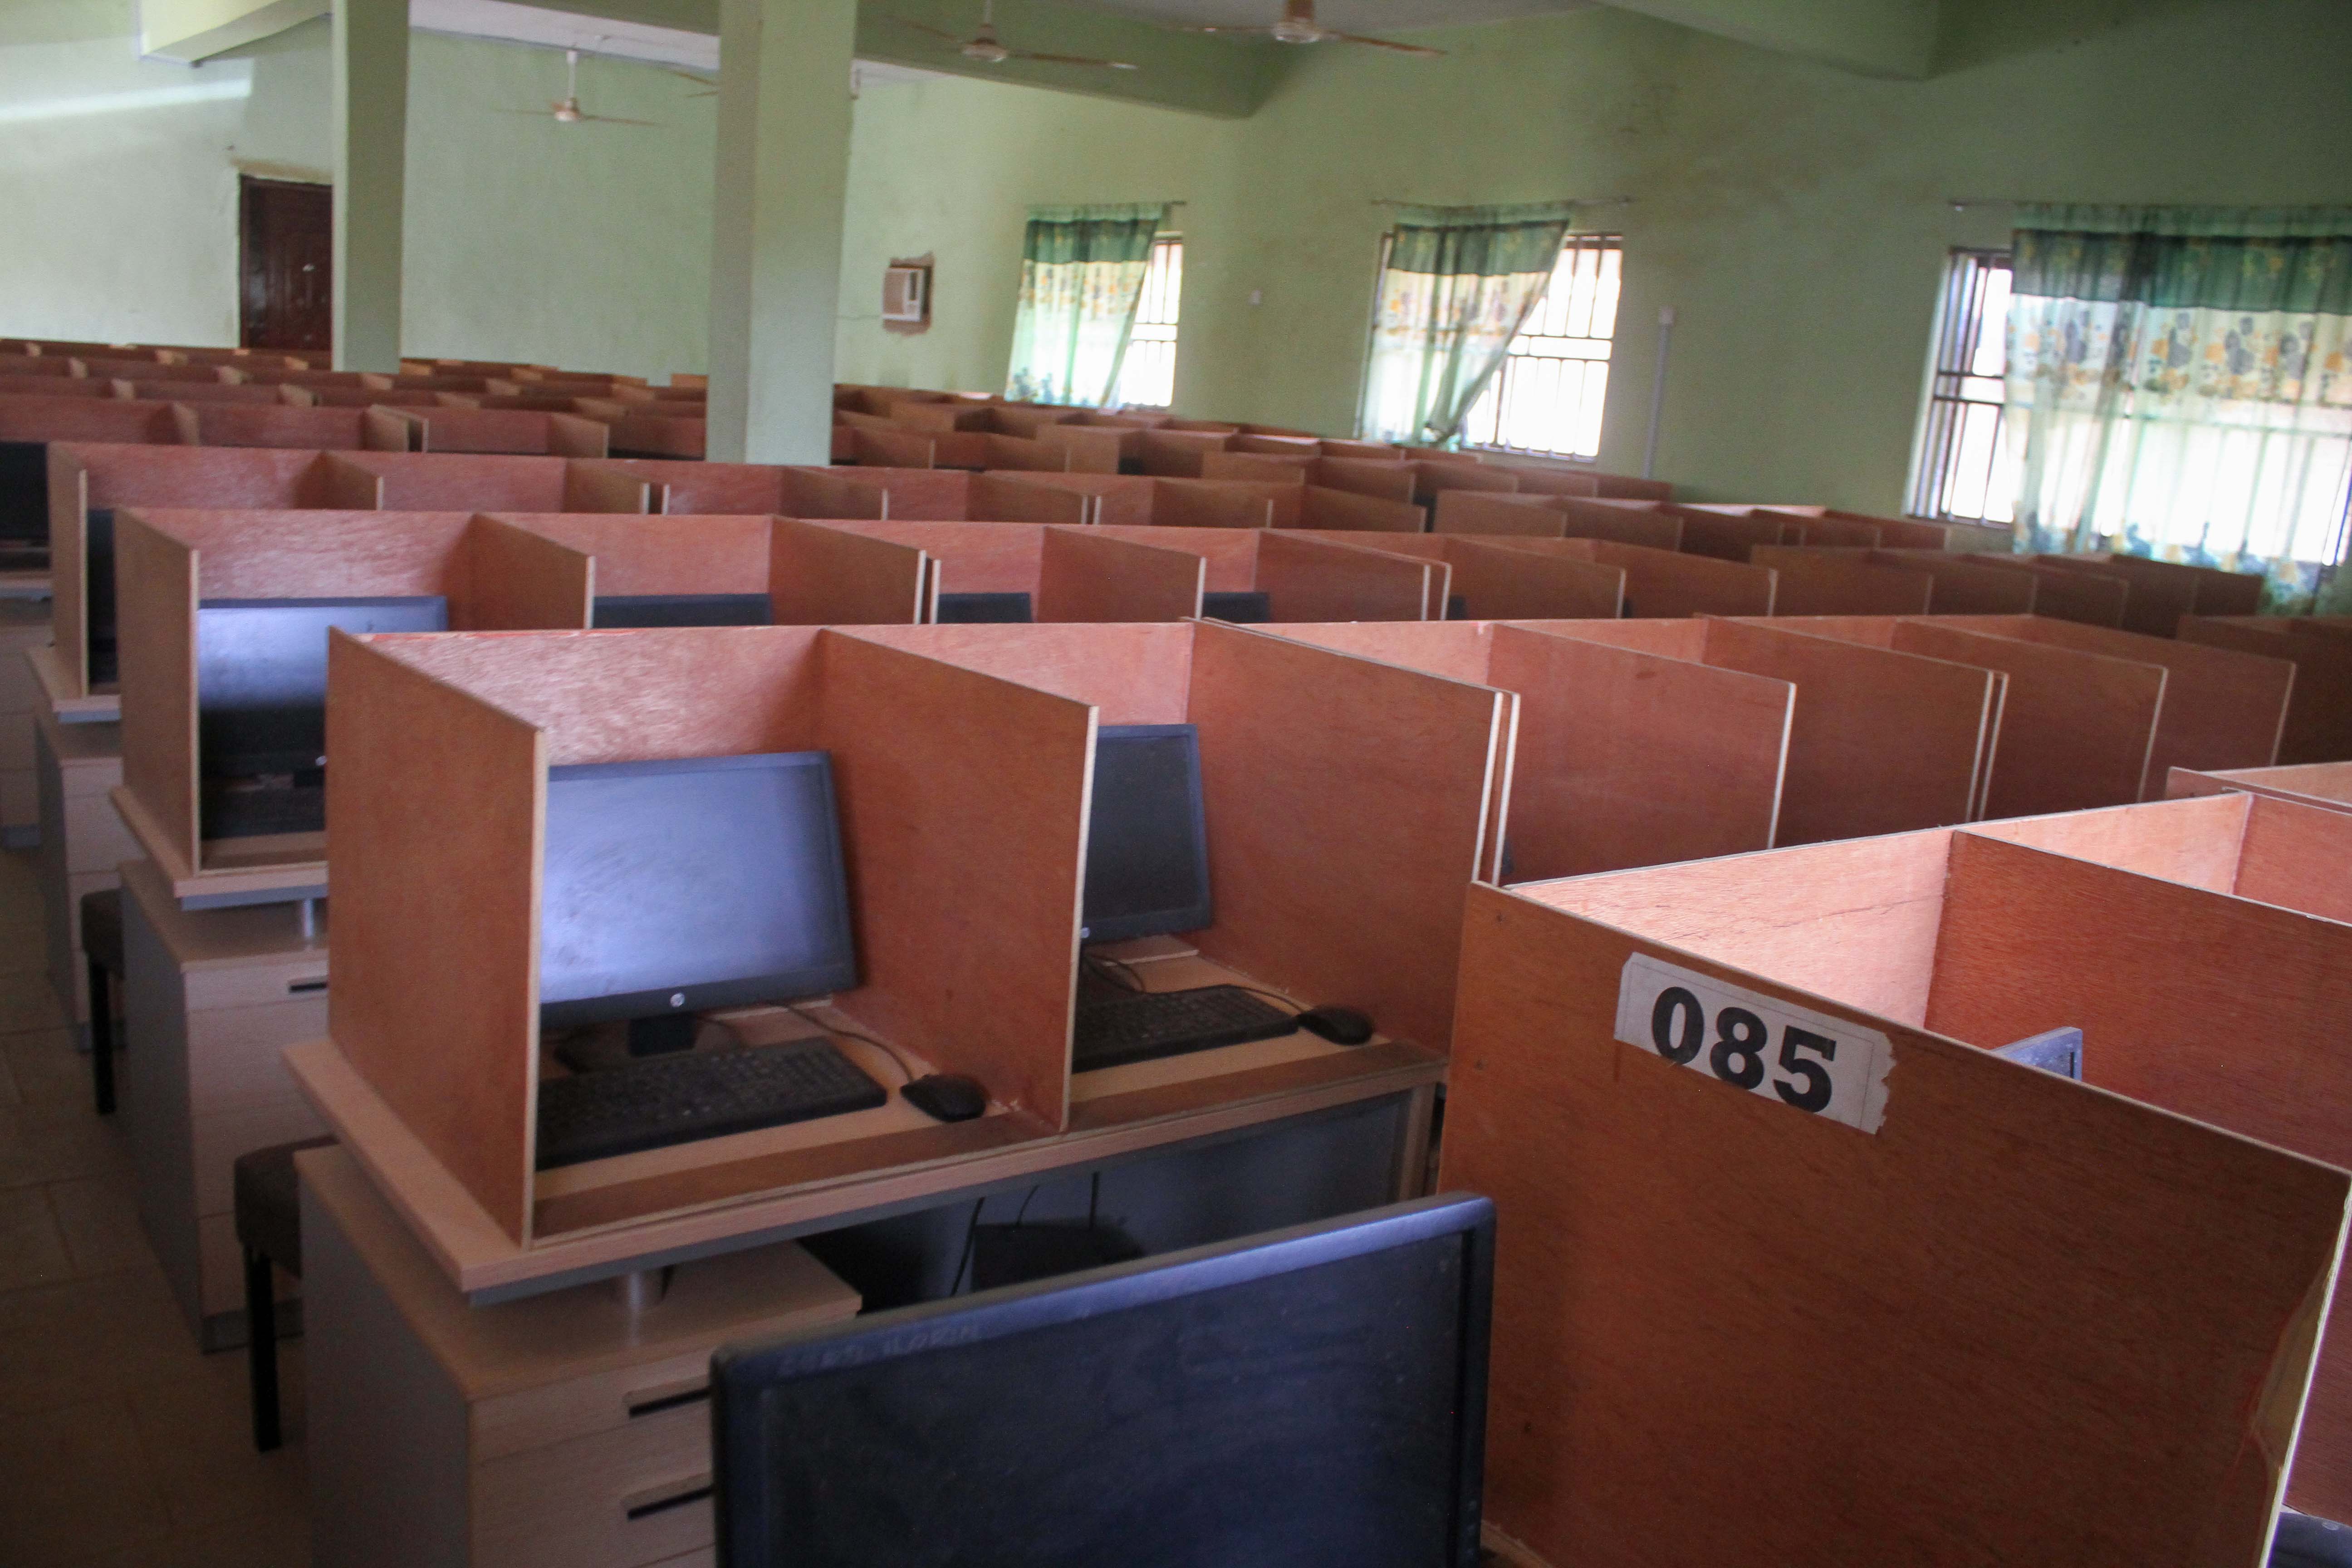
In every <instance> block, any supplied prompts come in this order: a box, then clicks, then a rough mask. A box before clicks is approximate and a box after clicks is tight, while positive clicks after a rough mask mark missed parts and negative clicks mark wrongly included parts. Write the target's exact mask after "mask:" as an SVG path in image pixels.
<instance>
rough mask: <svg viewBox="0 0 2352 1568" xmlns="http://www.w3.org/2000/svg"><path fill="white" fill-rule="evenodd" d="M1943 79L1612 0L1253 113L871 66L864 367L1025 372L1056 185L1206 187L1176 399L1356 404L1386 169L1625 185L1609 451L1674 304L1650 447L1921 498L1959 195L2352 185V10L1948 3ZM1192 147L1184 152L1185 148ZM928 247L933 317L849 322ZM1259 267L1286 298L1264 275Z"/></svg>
mask: <svg viewBox="0 0 2352 1568" xmlns="http://www.w3.org/2000/svg"><path fill="white" fill-rule="evenodd" d="M1947 10H1948V13H1949V14H1950V15H1949V19H1948V22H1947V25H1946V28H1945V33H1944V37H1943V38H1942V40H1941V51H1942V59H1943V62H1944V63H1943V64H1942V66H1941V67H1940V68H1939V74H1938V75H1937V76H1935V77H1934V78H1932V79H1928V80H1926V81H1894V80H1883V79H1869V78H1864V77H1859V76H1855V75H1852V74H1849V73H1847V72H1844V71H1841V70H1838V69H1835V68H1830V67H1826V66H1819V65H1813V64H1810V63H1808V62H1805V61H1802V60H1799V59H1795V58H1790V57H1788V56H1783V55H1778V54H1773V53H1769V52H1767V51H1764V50H1761V49H1757V48H1753V47H1748V46H1745V45H1740V44H1737V43H1732V42H1728V41H1726V40H1723V39H1719V38H1716V37H1709V36H1706V35H1703V34H1698V33H1694V32H1690V31H1687V30H1685V29H1682V28H1678V27H1675V26H1670V25H1667V24H1665V23H1662V22H1656V21H1653V20H1650V19H1647V18H1645V17H1643V16H1636V15H1633V14H1631V13H1627V12H1622V11H1616V10H1612V9H1608V8H1605V7H1596V8H1592V9H1588V10H1584V11H1579V12H1575V13H1571V14H1569V15H1565V16H1549V17H1541V18H1535V19H1530V20H1528V21H1522V22H1513V23H1505V24H1499V25H1496V26H1483V27H1475V28H1463V29H1457V30H1454V31H1451V32H1440V33H1432V34H1428V35H1417V36H1416V37H1419V38H1423V39H1424V40H1425V41H1427V42H1430V43H1433V44H1436V45H1438V46H1440V47H1444V48H1446V49H1448V50H1450V51H1452V52H1451V54H1450V55H1449V56H1448V58H1445V59H1444V60H1439V61H1422V60H1413V59H1408V58H1391V57H1388V56H1385V55H1383V54H1381V53H1380V52H1379V51H1375V50H1370V49H1351V48H1346V47H1334V46H1323V47H1317V48H1314V49H1312V50H1309V51H1306V52H1305V53H1304V56H1303V58H1301V59H1300V61H1299V63H1298V64H1297V66H1296V67H1295V68H1293V70H1292V71H1291V73H1290V75H1289V76H1288V77H1287V78H1286V79H1285V81H1284V83H1283V84H1282V85H1281V87H1280V88H1278V89H1277V90H1276V94H1275V96H1274V98H1273V100H1271V101H1270V102H1269V103H1268V105H1267V106H1266V107H1265V109H1263V110H1260V111H1259V113H1258V114H1257V115H1256V116H1255V117H1254V118H1252V119H1251V120H1249V121H1242V122H1218V121H1195V120H1192V119H1188V118H1186V117H1182V116H1178V115H1173V114H1169V113H1166V112H1163V111H1158V110H1137V109H1117V108H1108V107H1106V106H1103V105H1099V104H1081V103H1079V102H1078V101H1077V100H1069V99H1064V98H1058V97H1055V96H1054V95H1051V94H1046V93H1043V92H1038V91H1035V90H1034V89H1022V88H987V87H976V86H970V85H966V84H956V85H954V86H953V87H951V88H944V89H942V88H936V87H931V86H922V87H906V86H895V87H879V88H873V89H868V91H867V92H866V96H865V98H864V100H862V101H861V102H860V104H859V106H858V123H857V135H856V144H855V148H854V151H853V153H852V159H853V163H852V169H853V178H852V185H851V192H852V194H851V215H850V219H851V221H850V239H849V246H848V261H849V265H848V268H847V270H846V272H845V279H846V283H845V303H844V307H843V309H844V315H845V321H844V323H843V329H842V347H841V363H840V373H841V374H842V375H843V376H844V377H845V378H848V379H860V380H873V381H881V382H898V381H906V382H910V383H914V384H946V385H951V386H960V387H967V388H980V389H993V388H995V387H998V386H1001V385H1002V380H1003V366H1004V359H1005V353H1006V345H1007V343H1008V342H1009V340H1010V335H1011V333H1010V328H1011V300H1012V294H1013V288H1014V283H1015V280H1016V279H1017V277H1018V267H1019V262H1018V251H1019V236H1020V224H1019V210H1018V209H1019V208H1020V207H1022V206H1023V205H1025V204H1027V203H1030V202H1039V201H1079V200H1109V199H1120V200H1131V199H1136V198H1148V197H1153V196H1159V195H1168V194H1174V195H1188V196H1191V197H1192V200H1193V205H1192V206H1190V207H1188V208H1187V209H1185V211H1184V212H1183V214H1182V215H1181V216H1182V226H1183V228H1184V231H1185V234H1186V238H1187V247H1186V257H1185V260H1186V268H1187V276H1186V287H1185V298H1184V303H1183V316H1184V324H1183V330H1182V338H1181V349H1180V351H1179V357H1178V373H1177V374H1178V379H1177V400H1178V404H1179V405H1180V407H1181V408H1182V410H1183V411H1184V412H1186V413H1189V414H1196V415H1197V414H1213V415H1216V416H1221V417H1231V418H1242V419H1255V420H1261V421H1265V422H1269V423H1277V424H1296V425H1301V426H1308V427H1312V428H1317V429H1324V430H1331V431H1341V430H1345V429H1347V428H1349V426H1350V425H1351V424H1352V422H1353V419H1354V415H1355V398H1356V387H1357V382H1358V378H1359V374H1360V369H1361V363H1362V355H1363V348H1364V336H1365V330H1366V317H1367V312H1368V310H1369V309H1370V291H1371V279H1372V269H1373V267H1374V264H1375V259H1376V255H1377V247H1378V241H1379V236H1380V233H1381V229H1382V227H1383V226H1384V224H1383V219H1382V215H1381V211H1380V209H1378V208H1376V207H1375V206H1373V205H1371V204H1372V203H1373V201H1374V200H1375V199H1377V198H1402V199H1408V200H1414V201H1426V202H1440V203H1469V202H1502V201H1519V200H1535V199H1542V198H1548V197H1558V196H1592V197H1598V196H1620V195H1624V196H1631V197H1633V198H1634V205H1632V206H1630V207H1625V208H1622V209H1613V210H1609V211H1603V212H1598V213H1596V214H1595V215H1594V216H1595V218H1596V221H1597V223H1600V224H1606V225H1611V226H1618V227H1621V228H1622V231H1623V233H1624V234H1625V237H1626V266H1625V279H1626V283H1625V296H1624V300H1623V305H1622V311H1621V314H1620V317H1619V329H1618V338H1617V370H1616V373H1615V374H1613V375H1612V380H1611V386H1610V402H1609V408H1608V417H1607V423H1606V427H1605V431H1604V435H1603V438H1602V448H1601V462H1602V464H1603V466H1605V467H1608V468H1614V469H1620V470H1631V469H1634V468H1638V467H1639V465H1640V462H1641V455H1642V447H1643V436H1644V427H1645V424H1646V419H1647V413H1648V407H1649V398H1650V390H1651V384H1652V375H1651V364H1652V362H1653V358H1654V353H1655V349H1656V333H1657V326H1656V322H1657V318H1658V310H1659V309H1660V307H1662V306H1672V307H1673V308H1674V309H1675V311H1676V316H1677V321H1676V325H1675V333H1674V340H1673V358H1672V362H1671V364H1670V369H1669V374H1668V383H1667V395H1666V405H1665V416H1664V422H1663V427H1662V432H1661V442H1660V449H1659V471H1660V473H1661V474H1663V475H1664V476H1665V477H1668V478H1671V479H1675V480H1677V481H1680V482H1682V483H1685V484H1686V485H1688V486H1689V487H1691V488H1692V489H1693V490H1694V491H1695V492H1696V493H1699V494H1701V495H1711V496H1717V497H1727V498H1741V499H1749V498H1752V499H1758V500H1820V501H1829V502H1834V503H1839V504H1843V505H1848V506H1854V507H1862V508H1868V509H1874V510H1887V509H1892V508H1895V507H1897V506H1899V505H1900V503H1901V500H1902V493H1903V486H1904V481H1905V478H1906V467H1907V463H1908V458H1909V452H1910V447H1911V441H1912V435H1913V428H1914V426H1915V423H1916V416H1917V411H1918V405H1919V399H1920V393H1921V387H1922V383H1923V380H1924V374H1925V367H1926V356H1927V340H1928V335H1929V331H1930V326H1931V321H1932V315H1933V310H1934V300H1935V291H1936V286H1937V278H1938V274H1939V269H1940V266H1941V259H1942V257H1943V255H1944V253H1945V251H1946V249H1947V248H1948V247H1950V246H1952V245H1956V244H1969V243H1987V242H1992V243H1999V242H2000V240H2001V238H2002V237H2003V235H2004V233H2005V225H2006V216H2007V215H2006V214H2005V213H2002V212H2000V211H1999V210H1998V209H1995V210H1990V211H1988V210H1984V209H1979V210H1975V211H1971V212H1969V213H1966V214H1956V213H1954V212H1953V211H1952V210H1951V208H1950V206H1949V205H1947V202H1946V198H1948V197H1950V196H1954V195H1968V196H2000V197H2016V198H2027V199H2052V200H2077V201H2138V202H2216V203H2231V204H2240V203H2244V204H2252V203H2273V202H2276V203H2306V202H2344V201H2352V161H2347V159H2346V158H2345V156H2344V149H2345V148H2346V147H2347V145H2352V89H2347V83H2352V71H2347V65H2352V6H2347V5H2343V4H2340V3H2339V0H2226V3H2224V0H2216V3H2211V4H2200V3H2195V0H2132V3H2126V0H2032V3H2030V0H1975V3H1969V0H1951V3H1950V4H1948V6H1947ZM1188 174H1189V177H1186V176H1187V175H1188ZM932 249H936V250H937V251H938V252H939V254H940V262H941V277H940V288H939V295H938V301H937V305H936V324H935V325H934V327H933V328H932V330H931V331H930V332H929V333H928V334H926V335H924V336H922V337H919V338H912V339H899V338H887V337H886V335H885V334H884V333H883V332H882V331H881V329H880V327H879V325H878V324H876V323H873V322H871V321H867V320H860V319H859V317H860V315H861V314H862V313H865V312H870V311H871V310H872V309H873V307H872V305H871V304H870V303H869V302H868V300H866V298H865V296H866V295H867V294H870V293H872V292H873V291H874V290H875V289H878V287H879V267H880V265H881V262H882V260H884V259H887V256H889V255H913V254H920V253H921V252H923V251H925V250H932ZM1252 289H1262V290H1263V291H1264V295H1265V303H1264V304H1263V305H1262V306H1260V307H1255V308H1253V307H1251V306H1250V305H1249V304H1248V301H1247V297H1248V294H1249V292H1250V290H1252Z"/></svg>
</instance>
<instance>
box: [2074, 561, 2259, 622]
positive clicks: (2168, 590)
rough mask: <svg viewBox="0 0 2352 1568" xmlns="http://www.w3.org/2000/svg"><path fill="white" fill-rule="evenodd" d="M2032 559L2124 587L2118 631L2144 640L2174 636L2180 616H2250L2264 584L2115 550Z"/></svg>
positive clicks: (2250, 575)
mask: <svg viewBox="0 0 2352 1568" xmlns="http://www.w3.org/2000/svg"><path fill="white" fill-rule="evenodd" d="M2032 559H2033V560H2034V561H2035V562H2037V563H2041V564H2043V565H2048V566H2060V567H2064V568H2067V569H2068V570H2071V571H2076V572H2092V573H2096V574H2100V575H2102V576H2106V577H2113V578H2116V579H2117V580H2119V581H2121V582H2123V583H2126V584H2129V585H2130V588H2131V595H2130V597H2129V598H2127V599H2126V600H2125V601H2124V621H2123V629H2124V630H2126V631H2127V632H2139V633H2142V634H2143V635H2145V636H2147V637H2171V636H2174V635H2175V634H2176V632H2177V631H2178V630H2179V626H2180V617H2181V616H2188V615H2199V616H2251V615H2253V614H2255V613H2256V612H2258V611H2260V610H2261V609H2262V607H2263V578H2262V576H2261V575H2259V574H2254V573H2249V572H2222V571H2218V570H2216V569H2214V568H2212V567H2210V566H2190V565H2186V564H2183V563H2179V562H2172V561H2158V560H2154V559H2151V558H2150V557H2148V556H2145V555H2133V554H2129V553H2126V552H2120V551H2117V552H2101V553H2097V554H2088V555H2071V554H2042V555H2036V556H2034V557H2033V558H2032Z"/></svg>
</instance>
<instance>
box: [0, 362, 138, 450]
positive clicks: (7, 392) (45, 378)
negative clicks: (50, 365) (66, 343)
mask: <svg viewBox="0 0 2352 1568" xmlns="http://www.w3.org/2000/svg"><path fill="white" fill-rule="evenodd" d="M33 363H38V362H33ZM21 397H34V398H42V397H53V398H56V399H58V400H59V401H60V402H66V403H89V402H99V403H109V402H122V401H126V400H128V399H129V398H130V397H131V393H129V392H127V391H125V390H124V384H123V383H121V382H119V381H85V380H83V379H81V378H80V377H79V376H61V375H11V374H7V372H6V371H5V369H0V399H5V400H7V401H11V402H13V401H15V400H16V399H17V398H21ZM78 439H80V440H84V441H94V440H101V439H104V437H97V436H82V437H78Z"/></svg>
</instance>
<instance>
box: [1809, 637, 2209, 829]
mask: <svg viewBox="0 0 2352 1568" xmlns="http://www.w3.org/2000/svg"><path fill="white" fill-rule="evenodd" d="M2007 619H2008V617H2005V616H2002V617H1995V616H1986V617H1975V616H1971V617H1967V621H1966V624H1954V622H1953V621H1952V620H1948V619H1946V618H1945V617H1942V616H1927V617H1919V618H1914V617H1907V616H1811V617H1800V618H1797V619H1795V620H1792V621H1790V622H1789V623H1788V626H1787V629H1789V630H1790V631H1797V632H1803V633H1806V634H1808V635H1811V636H1815V637H1834V638H1837V639H1839V640H1842V641H1847V642H1853V643H1855V644H1857V645H1865V646H1869V647H1885V648H1893V649H1895V651H1896V652H1899V653H1910V654H1917V655H1920V656H1922V657H1924V658H1939V659H1945V660H1948V661H1949V662H1951V663H1955V664H1965V665H1973V666H1975V667H1976V668H1980V669H1990V670H1997V671H1999V672H2000V674H2001V675H2002V676H2003V677H2005V678H2006V679H2004V681H2003V683H2002V684H2003V689H2004V691H2005V696H2004V698H2003V700H2002V702H2001V706H2000V730H1999V742H1998V745H1997V747H1995V748H1994V750H1993V755H1992V758H1991V768H1990V776H1989V778H1988V779H1987V781H1986V788H1985V791H1984V804H1983V815H1984V816H2034V815H2038V814H2041V813H2043V812H2052V811H2082V810H2085V809H2088V808H2090V807H2093V806H2102V805H2127V804H2129V803H2130V802H2133V801H2136V800H2140V799H2143V798H2145V796H2146V795H2147V792H2148V791H2149V790H2150V788H2151V787H2160V786H2156V785H2155V784H2154V780H2155V778H2156V777H2157V776H2159V775H2153V774H2152V773H2151V772H2150V758H2151V757H2152V755H2153V753H2154V749H2155V744H2156V738H2157V735H2158V731H2159V729H2160V727H2161V724H2162V719H2163V710H2164V707H2165V705H2166V702H2167V692H2168V681H2169V672H2168V670H2167V669H2166V668H2165V667H2164V666H2162V665H2160V664H2158V663H2156V662H2154V661H2153V660H2149V659H2144V658H2134V657H2131V653H2130V652H2129V651H2116V650H2108V651H2093V650H2090V649H2086V648H2083V647H2072V646H2068V645H2067V644H2065V643H2063V642H2059V641H2054V640H2043V639H2041V638H2037V637H2018V636H2013V635H2011V633H2010V632H2009V631H2008V630H2007V629H2006V628H2005V627H2004V626H2000V625H1994V626H1982V625H1980V624H1979V622H1980V621H1993V622H1997V623H1998V622H2002V621H2006V620H2007ZM1767 624H1771V625H1779V624H1780V622H1779V621H1778V620H1777V618H1776V619H1775V620H1774V621H1773V622H1771V623H1767ZM2060 624H2063V623H2060ZM2084 629H2089V628H2084ZM2107 635H2108V636H2110V637H2124V636H2127V635H2128V634H2125V633H2109V634H2107ZM2136 640H2139V641H2145V640H2147V639H2144V638H2142V639H2136Z"/></svg>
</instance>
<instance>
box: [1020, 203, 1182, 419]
mask: <svg viewBox="0 0 2352 1568" xmlns="http://www.w3.org/2000/svg"><path fill="white" fill-rule="evenodd" d="M1167 216H1168V206H1167V205H1166V204H1165V203H1152V204H1146V205H1138V206H1108V207H1032V208H1031V209H1030V211H1029V232H1028V236H1027V237H1026V239H1025V240H1024V242H1023V245H1022V247H1021V308H1020V311H1019V313H1018V314H1017V315H1015V316H1014V317H1013V364H1012V368H1011V370H1009V371H1008V372H1007V373H1006V374H1005V378H1004V395H1006V396H1007V397H1013V398H1018V399H1020V400H1021V401H1023V402H1024V403H1062V404H1085V405H1090V406H1094V407H1100V406H1101V405H1104V404H1106V403H1108V401H1109V400H1110V395H1111V388H1113V387H1115V386H1117V385H1118V367H1119V362H1120V361H1121V360H1123V359H1125V358H1126V357H1127V338H1128V333H1129V331H1130V330H1131V329H1132V328H1133V327H1134V325H1135V306H1136V301H1137V300H1140V299H1141V298H1142V297H1143V274H1144V272H1145V270H1146V269H1147V268H1149V267H1150V263H1151V240H1152V237H1153V236H1154V235H1156V234H1158V233H1159V232H1160V226H1161V224H1162V223H1163V222H1165V221H1166V219H1167Z"/></svg>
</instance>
